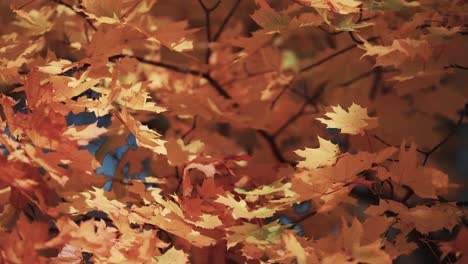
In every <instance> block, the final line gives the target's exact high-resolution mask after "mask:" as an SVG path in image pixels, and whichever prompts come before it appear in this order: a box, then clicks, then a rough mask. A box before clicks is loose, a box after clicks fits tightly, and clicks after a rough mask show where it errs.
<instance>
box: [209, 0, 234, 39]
mask: <svg viewBox="0 0 468 264" xmlns="http://www.w3.org/2000/svg"><path fill="white" fill-rule="evenodd" d="M240 2H241V0H236V3H235V4H234V5H233V6H232V8H231V10H229V13H228V15H227V16H226V17H225V18H224V20H223V22H222V23H221V26H220V27H219V29H218V31H217V32H216V34H215V35H214V37H213V41H218V39H219V37H221V34H223V32H224V29H225V28H226V25H227V24H228V23H229V20H231V18H232V16H233V15H234V13H235V12H236V10H237V7H239V4H240Z"/></svg>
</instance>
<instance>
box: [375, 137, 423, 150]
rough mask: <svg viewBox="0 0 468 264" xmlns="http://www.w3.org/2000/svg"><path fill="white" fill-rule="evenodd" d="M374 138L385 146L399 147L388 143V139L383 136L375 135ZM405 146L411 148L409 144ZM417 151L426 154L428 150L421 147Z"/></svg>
mask: <svg viewBox="0 0 468 264" xmlns="http://www.w3.org/2000/svg"><path fill="white" fill-rule="evenodd" d="M374 138H375V139H376V140H377V141H379V142H380V143H382V144H384V145H385V146H387V147H394V148H398V146H396V145H392V144H390V143H388V142H387V141H385V140H383V139H382V138H381V137H379V136H377V135H374ZM405 148H409V146H405ZM416 151H417V152H419V153H421V154H423V155H426V153H427V152H426V151H424V150H421V149H416Z"/></svg>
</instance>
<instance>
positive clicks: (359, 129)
mask: <svg viewBox="0 0 468 264" xmlns="http://www.w3.org/2000/svg"><path fill="white" fill-rule="evenodd" d="M332 109H333V112H327V113H326V114H325V116H327V117H329V118H330V119H324V118H317V120H319V121H320V122H322V123H324V124H326V125H327V127H328V128H338V129H340V130H341V133H345V134H351V135H357V134H361V135H362V134H364V130H369V129H373V128H376V127H377V125H378V119H377V118H375V117H369V116H368V115H367V109H366V108H364V107H361V106H359V105H357V104H355V103H353V104H352V105H351V106H350V107H349V109H348V112H347V111H345V110H344V109H343V108H342V107H341V106H332Z"/></svg>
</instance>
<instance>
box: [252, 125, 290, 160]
mask: <svg viewBox="0 0 468 264" xmlns="http://www.w3.org/2000/svg"><path fill="white" fill-rule="evenodd" d="M257 132H258V134H260V136H262V137H263V138H264V139H265V140H266V141H267V142H268V145H270V148H271V151H272V152H273V155H274V156H275V158H276V160H278V161H279V162H281V163H289V164H292V162H290V161H288V160H286V159H285V158H284V156H283V154H282V153H281V150H280V149H279V147H278V145H276V142H275V138H274V137H273V136H272V135H270V134H269V133H268V132H266V131H265V130H257Z"/></svg>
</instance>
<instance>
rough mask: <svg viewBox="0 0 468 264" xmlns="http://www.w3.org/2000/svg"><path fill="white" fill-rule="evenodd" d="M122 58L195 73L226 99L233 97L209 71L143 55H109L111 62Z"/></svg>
mask: <svg viewBox="0 0 468 264" xmlns="http://www.w3.org/2000/svg"><path fill="white" fill-rule="evenodd" d="M121 58H133V59H136V60H138V61H139V62H141V63H144V64H149V65H152V66H156V67H160V68H164V69H168V70H171V71H174V72H178V73H183V74H190V75H193V76H199V77H201V78H203V79H205V80H207V81H208V83H209V84H210V85H211V86H212V87H213V88H215V90H216V91H217V92H218V93H219V94H220V95H221V96H223V97H224V98H226V99H232V97H231V95H229V93H228V92H226V90H224V88H223V87H222V86H221V84H219V83H218V81H216V80H215V79H213V77H211V75H210V74H208V73H205V72H202V71H198V70H192V69H189V68H184V67H179V66H176V65H172V64H168V63H164V62H160V61H153V60H148V59H145V58H143V57H139V56H133V55H125V54H118V55H114V56H111V57H109V58H108V60H109V61H110V62H115V61H117V60H119V59H121Z"/></svg>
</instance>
